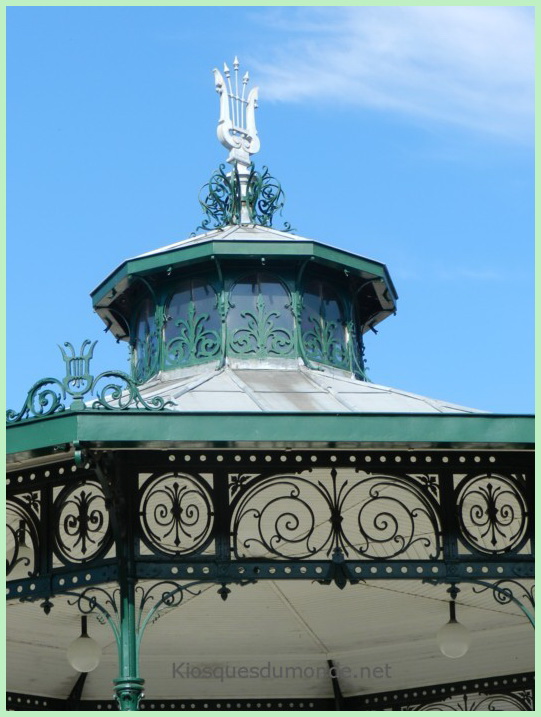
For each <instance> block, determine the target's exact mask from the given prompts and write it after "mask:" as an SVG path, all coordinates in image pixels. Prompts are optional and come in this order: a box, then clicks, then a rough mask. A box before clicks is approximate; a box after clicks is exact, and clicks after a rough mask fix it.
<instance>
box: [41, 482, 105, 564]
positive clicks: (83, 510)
mask: <svg viewBox="0 0 541 717" xmlns="http://www.w3.org/2000/svg"><path fill="white" fill-rule="evenodd" d="M54 507H55V537H54V549H55V553H56V554H57V556H58V557H59V558H60V560H62V562H63V563H79V564H81V563H87V562H90V561H92V560H96V559H97V558H99V557H101V556H103V555H105V554H106V553H107V551H108V550H109V548H110V547H111V545H112V541H113V537H112V532H111V530H110V520H109V512H108V510H107V506H106V501H105V495H104V494H103V491H102V488H101V486H100V484H99V483H98V482H97V481H91V480H89V481H85V482H83V483H81V484H78V485H76V486H73V485H70V484H68V485H67V486H66V487H65V488H64V489H63V490H62V491H61V492H60V493H59V495H58V496H57V498H56V500H55V504H54Z"/></svg>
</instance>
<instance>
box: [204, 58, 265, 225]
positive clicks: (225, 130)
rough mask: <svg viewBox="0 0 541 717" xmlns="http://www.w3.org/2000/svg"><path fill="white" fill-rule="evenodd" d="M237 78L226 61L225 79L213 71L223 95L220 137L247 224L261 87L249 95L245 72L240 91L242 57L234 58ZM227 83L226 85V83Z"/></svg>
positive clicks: (242, 222)
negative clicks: (232, 171) (238, 184)
mask: <svg viewBox="0 0 541 717" xmlns="http://www.w3.org/2000/svg"><path fill="white" fill-rule="evenodd" d="M233 72H234V78H233V81H232V78H231V70H230V69H229V67H228V66H227V65H226V64H225V62H224V75H225V80H224V78H223V76H222V74H221V72H220V71H219V70H216V69H215V70H214V82H215V85H216V92H217V93H218V94H219V95H220V120H219V122H218V129H217V134H218V139H219V140H220V142H221V143H222V144H223V145H224V147H227V149H228V150H229V156H228V158H227V161H228V162H229V164H232V165H233V167H234V168H235V170H236V172H237V173H238V177H239V181H240V193H241V204H242V207H241V224H245V223H248V221H249V213H248V209H247V207H246V189H247V186H248V177H249V174H250V170H249V167H250V164H251V159H250V155H252V154H255V153H256V152H258V151H259V147H260V142H259V137H258V136H257V129H256V126H255V110H256V108H257V99H258V91H259V90H258V88H257V87H253V88H252V89H251V90H250V92H249V93H248V97H246V86H247V84H248V82H249V80H250V75H249V74H248V73H247V72H246V73H245V74H244V76H243V78H242V94H240V93H239V60H238V57H235V59H234V60H233ZM226 82H227V85H226Z"/></svg>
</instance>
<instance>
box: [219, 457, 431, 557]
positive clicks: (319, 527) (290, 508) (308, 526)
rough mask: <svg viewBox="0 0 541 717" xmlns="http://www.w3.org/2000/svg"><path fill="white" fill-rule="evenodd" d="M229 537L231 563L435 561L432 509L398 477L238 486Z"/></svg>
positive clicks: (280, 479)
mask: <svg viewBox="0 0 541 717" xmlns="http://www.w3.org/2000/svg"><path fill="white" fill-rule="evenodd" d="M232 533H233V535H234V536H235V553H236V555H237V557H239V558H245V557H270V556H278V557H281V558H289V559H293V558H296V559H303V558H309V557H312V558H316V557H317V558H319V559H323V558H328V557H329V556H330V555H331V554H333V553H334V552H335V551H336V549H339V550H340V551H341V552H342V553H343V555H344V556H345V557H346V558H349V559H354V558H356V557H358V556H363V557H365V558H369V559H374V560H385V559H392V558H396V557H401V558H410V557H415V558H426V559H435V558H436V557H438V556H439V554H440V553H441V530H440V521H439V517H438V513H437V504H436V502H435V500H434V499H433V497H432V496H430V495H429V494H428V492H427V491H426V490H425V489H424V488H423V486H422V484H421V483H419V482H417V481H416V480H414V479H413V478H412V479H404V478H400V477H398V476H384V475H370V474H363V477H362V478H360V479H359V478H358V476H357V475H355V474H354V473H352V472H351V471H349V472H348V471H344V472H343V473H340V475H339V474H338V472H337V471H336V470H335V469H332V470H331V471H330V473H329V475H327V476H325V477H323V478H322V479H321V480H309V479H308V478H305V477H301V476H298V475H297V476H294V475H287V476H273V477H271V478H264V479H256V480H254V481H251V482H250V483H247V484H246V485H245V486H243V488H241V491H240V495H239V496H238V499H237V502H236V506H235V509H234V518H233V525H232Z"/></svg>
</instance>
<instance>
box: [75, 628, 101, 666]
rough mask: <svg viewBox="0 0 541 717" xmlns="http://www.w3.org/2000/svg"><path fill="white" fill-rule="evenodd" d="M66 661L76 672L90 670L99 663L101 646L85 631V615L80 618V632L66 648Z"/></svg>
mask: <svg viewBox="0 0 541 717" xmlns="http://www.w3.org/2000/svg"><path fill="white" fill-rule="evenodd" d="M67 657H68V662H69V663H70V665H71V666H72V667H73V669H74V670H77V672H92V670H95V669H96V667H97V666H98V665H99V664H100V658H101V647H100V646H99V645H98V643H97V642H96V640H93V639H92V638H91V637H89V636H88V635H87V633H86V617H83V619H82V634H81V635H80V636H79V637H78V638H77V639H76V640H74V641H73V642H72V643H71V645H70V646H69V647H68V650H67Z"/></svg>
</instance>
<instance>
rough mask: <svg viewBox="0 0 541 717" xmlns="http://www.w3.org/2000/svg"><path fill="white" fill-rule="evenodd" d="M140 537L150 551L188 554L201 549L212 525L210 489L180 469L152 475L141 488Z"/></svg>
mask: <svg viewBox="0 0 541 717" xmlns="http://www.w3.org/2000/svg"><path fill="white" fill-rule="evenodd" d="M139 516H140V521H141V528H142V534H141V538H142V540H143V542H144V543H145V545H146V546H147V547H148V548H149V549H150V550H152V551H153V552H158V553H163V554H167V555H187V554H189V553H193V552H195V551H197V550H201V549H202V548H203V547H204V546H205V545H206V544H207V542H208V540H209V538H210V536H211V531H212V527H213V518H214V510H213V507H212V497H211V495H210V489H209V487H208V486H205V484H204V481H203V480H202V479H201V478H196V477H194V476H190V475H186V474H183V473H177V472H173V473H167V474H165V475H158V476H151V477H150V478H149V479H147V480H146V481H145V483H144V484H143V485H142V488H141V499H140V507H139Z"/></svg>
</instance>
